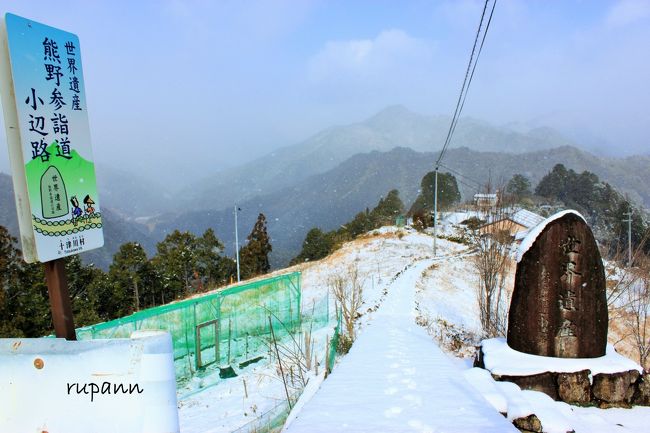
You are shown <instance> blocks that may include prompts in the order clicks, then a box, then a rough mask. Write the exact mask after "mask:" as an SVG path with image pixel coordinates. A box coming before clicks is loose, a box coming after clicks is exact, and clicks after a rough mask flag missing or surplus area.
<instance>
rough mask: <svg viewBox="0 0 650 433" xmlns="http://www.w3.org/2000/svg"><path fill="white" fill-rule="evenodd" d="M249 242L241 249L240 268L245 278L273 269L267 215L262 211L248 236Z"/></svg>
mask: <svg viewBox="0 0 650 433" xmlns="http://www.w3.org/2000/svg"><path fill="white" fill-rule="evenodd" d="M246 239H247V241H248V243H247V244H246V245H245V246H243V247H242V248H241V250H240V254H239V260H240V268H241V269H240V270H241V274H242V278H243V279H247V278H251V277H254V276H256V275H260V274H266V273H267V272H269V270H271V265H270V264H269V253H270V252H271V251H272V250H273V247H272V246H271V242H270V240H269V235H268V233H267V232H266V217H265V216H264V214H263V213H260V214H259V215H258V217H257V221H256V222H255V225H254V226H253V230H252V231H251V233H250V234H249V235H248V237H247V238H246Z"/></svg>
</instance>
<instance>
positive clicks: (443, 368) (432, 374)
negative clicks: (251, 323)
mask: <svg viewBox="0 0 650 433" xmlns="http://www.w3.org/2000/svg"><path fill="white" fill-rule="evenodd" d="M431 263H432V260H423V261H420V262H418V263H417V264H415V265H414V266H412V267H411V268H409V269H408V270H407V271H406V272H404V274H402V275H401V276H400V277H399V278H398V279H397V280H395V282H394V283H393V284H392V285H391V286H390V287H389V292H388V295H387V297H386V299H385V301H384V302H383V304H382V305H381V307H380V308H379V310H377V312H376V313H375V317H374V318H373V319H372V320H371V321H370V322H369V323H368V325H367V327H366V329H364V330H363V332H362V333H361V335H359V337H358V338H357V340H356V341H355V343H354V345H353V347H352V349H351V350H350V353H349V354H348V355H347V356H346V357H344V358H343V359H342V361H341V363H340V364H339V365H338V366H337V367H336V368H335V369H334V371H333V373H332V374H331V375H330V377H329V378H328V379H327V380H325V381H324V382H323V384H322V386H321V388H320V389H319V391H318V392H317V393H316V394H315V395H314V396H313V397H312V399H311V400H310V401H309V402H307V404H306V405H305V406H304V407H303V408H302V410H301V411H300V412H299V413H298V416H297V418H296V419H295V420H294V421H293V422H292V423H291V424H290V425H289V426H288V428H287V429H286V431H287V432H289V433H299V432H305V433H307V432H309V433H315V432H327V433H330V432H340V431H346V432H445V431H446V432H508V431H512V432H517V431H518V430H516V429H515V428H514V427H513V425H512V424H510V423H509V422H508V421H507V420H506V419H505V418H504V417H503V416H501V415H500V414H499V413H497V412H496V411H495V410H494V409H493V408H492V406H490V404H489V403H488V402H487V401H485V400H484V399H483V398H482V397H481V396H480V395H478V393H477V391H476V390H475V389H474V388H472V387H471V385H470V384H469V383H468V382H467V381H466V380H465V379H464V377H463V374H462V372H461V371H460V370H459V369H458V368H456V366H455V365H454V364H453V363H452V362H451V360H450V359H449V358H448V357H447V355H445V354H444V353H443V352H442V351H441V350H440V349H439V348H438V346H437V345H436V344H435V343H434V341H433V339H432V338H431V337H430V336H429V335H427V333H426V331H425V330H424V329H423V328H421V327H420V326H418V325H417V324H416V323H415V320H414V319H415V311H414V300H415V284H416V282H417V281H418V279H419V278H420V277H421V275H422V272H423V271H424V270H425V269H426V268H427V267H428V266H429V265H430V264H431Z"/></svg>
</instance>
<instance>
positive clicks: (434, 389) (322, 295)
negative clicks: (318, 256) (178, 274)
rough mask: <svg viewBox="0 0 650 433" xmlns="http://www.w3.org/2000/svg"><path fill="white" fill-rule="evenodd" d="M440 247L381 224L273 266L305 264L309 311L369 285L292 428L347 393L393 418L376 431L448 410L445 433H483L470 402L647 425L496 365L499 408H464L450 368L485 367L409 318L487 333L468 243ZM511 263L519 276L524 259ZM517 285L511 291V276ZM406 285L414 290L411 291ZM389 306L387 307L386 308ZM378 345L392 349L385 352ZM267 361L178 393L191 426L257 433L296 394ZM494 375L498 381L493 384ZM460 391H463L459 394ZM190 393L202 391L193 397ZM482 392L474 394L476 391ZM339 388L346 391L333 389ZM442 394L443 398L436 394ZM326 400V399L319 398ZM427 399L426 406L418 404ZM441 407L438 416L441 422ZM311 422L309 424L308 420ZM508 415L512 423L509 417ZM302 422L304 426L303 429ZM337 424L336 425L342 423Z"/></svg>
mask: <svg viewBox="0 0 650 433" xmlns="http://www.w3.org/2000/svg"><path fill="white" fill-rule="evenodd" d="M455 230H456V229H455V228H454V227H453V226H447V227H446V229H445V230H441V231H440V232H439V233H445V234H452V235H453V234H454V233H456V232H455ZM437 244H438V248H439V255H444V257H439V258H437V259H435V263H434V261H432V248H433V240H432V238H431V236H430V235H427V234H422V233H418V232H415V231H412V230H409V229H397V228H395V227H388V228H382V229H379V230H376V231H373V232H371V233H369V234H367V235H365V236H362V237H360V238H358V239H357V240H355V241H353V242H349V243H346V244H344V245H343V247H342V248H341V249H339V250H337V251H336V252H335V253H333V254H332V255H331V256H329V257H327V258H325V259H323V260H320V261H316V262H310V263H304V264H301V265H298V266H294V267H292V268H290V269H284V270H280V271H276V272H275V273H274V274H280V273H286V272H292V271H295V270H299V271H301V272H302V301H303V306H302V308H303V311H305V310H308V309H309V308H311V305H312V303H313V302H324V300H326V299H327V298H328V291H329V290H328V286H329V282H330V281H331V279H332V278H333V277H336V276H344V275H350V272H351V270H353V269H354V268H356V269H357V270H358V273H359V275H360V278H361V280H362V281H363V296H364V305H363V306H362V308H361V311H360V313H362V317H361V320H360V327H361V329H360V330H359V333H358V335H359V337H358V339H357V341H356V342H355V344H354V346H353V347H352V349H351V351H350V353H349V354H348V355H346V356H344V357H343V358H340V362H339V364H338V365H337V366H336V367H335V368H334V371H333V373H332V375H330V376H329V377H328V378H327V379H326V380H325V381H323V382H322V385H321V387H320V388H318V385H319V383H320V382H321V381H322V376H319V377H312V379H311V382H310V383H308V384H307V391H306V392H305V394H304V397H305V398H304V399H302V402H299V403H298V404H299V405H304V410H303V411H295V413H294V414H293V415H294V416H297V418H296V421H295V422H296V423H298V424H295V423H294V424H292V425H291V429H290V430H289V431H310V432H311V431H315V430H314V429H313V428H310V429H304V430H303V429H302V427H300V426H301V425H304V424H301V423H304V422H305V421H304V420H305V418H306V416H307V415H308V414H309V413H310V411H314V412H313V413H314V417H315V418H316V415H315V414H318V413H320V414H321V416H322V414H323V413H324V412H325V411H327V410H331V408H332V407H333V406H330V405H332V404H334V403H336V402H337V401H338V400H341V401H344V399H347V401H348V402H349V406H347V407H342V408H340V410H341V411H343V412H342V413H341V415H342V414H343V413H348V414H350V416H352V415H354V416H355V417H356V418H355V419H357V418H358V419H359V420H365V422H372V421H379V420H381V421H382V422H383V423H384V424H382V426H381V427H380V428H374V430H375V431H386V430H389V427H391V426H393V427H395V426H399V428H397V427H395V431H405V430H406V431H408V430H412V431H432V430H433V428H431V429H429V428H427V426H430V423H432V422H433V421H436V420H439V418H440V415H441V414H443V415H445V416H444V418H446V421H448V422H450V423H451V422H456V424H455V425H454V428H448V429H447V430H446V431H451V432H455V431H476V430H477V429H472V428H469V427H466V426H465V424H464V421H465V418H466V417H470V418H471V416H472V411H470V407H481V409H476V412H477V413H480V414H488V413H491V414H496V416H497V418H499V417H501V415H499V414H498V413H497V411H504V412H505V410H503V409H504V408H507V409H508V412H509V415H510V416H512V415H511V414H516V413H525V412H527V411H532V412H534V413H536V414H537V415H538V416H539V417H540V418H544V419H546V422H545V424H544V426H545V429H546V430H547V431H560V430H561V428H563V427H564V426H565V425H564V424H563V423H564V420H567V419H568V420H569V421H570V422H571V425H572V426H573V428H575V429H576V432H577V433H580V432H608V431H613V432H616V431H627V432H644V431H647V423H648V420H650V408H641V407H634V408H633V409H607V410H604V409H597V408H579V407H573V406H568V405H566V404H565V403H560V402H553V401H549V400H548V398H547V397H546V396H545V395H544V394H542V395H541V396H540V395H536V394H539V393H536V392H534V391H521V390H520V389H519V388H518V387H517V386H516V385H514V384H509V383H505V382H499V383H497V382H494V381H493V380H492V379H491V376H489V373H488V377H487V378H485V377H484V379H485V380H483V385H479V386H478V387H479V389H480V390H481V393H482V394H483V395H484V396H485V398H486V399H487V400H488V401H490V402H491V403H492V404H493V405H494V408H495V409H496V410H494V409H490V410H489V411H487V412H486V411H485V408H484V407H483V406H481V404H480V403H478V402H480V401H482V400H480V398H476V397H473V398H471V399H470V400H467V402H466V403H463V404H461V403H460V402H461V401H462V400H461V399H460V397H457V396H456V394H453V393H454V392H461V393H466V390H467V389H466V388H465V385H462V386H461V385H452V384H451V383H448V382H445V381H444V380H442V379H440V376H441V374H442V373H443V372H446V371H452V370H453V369H454V366H455V368H460V369H462V370H463V371H465V372H467V373H466V374H470V376H469V377H468V379H469V381H470V382H471V383H472V385H474V386H476V385H477V383H478V382H480V380H478V381H477V380H474V379H475V377H474V376H472V375H476V374H477V373H470V372H472V371H474V369H471V365H469V362H468V361H467V359H464V360H461V359H460V358H452V357H449V358H447V359H446V358H445V355H443V354H442V352H440V350H439V349H438V348H437V347H436V345H435V343H434V341H435V340H434V338H433V337H432V336H431V335H427V334H426V332H425V329H424V328H422V327H420V326H417V325H415V323H414V320H415V317H414V315H413V314H411V312H412V311H413V310H414V309H415V307H416V306H417V315H418V322H420V321H421V320H424V321H428V322H429V323H433V324H434V325H435V324H436V320H437V319H440V320H442V321H444V322H446V323H447V324H448V325H449V326H447V327H446V328H445V327H441V326H438V327H437V328H436V332H439V333H445V332H446V333H454V332H455V333H457V334H459V335H461V336H463V335H464V336H470V337H474V338H478V336H479V335H480V325H479V322H478V306H477V301H476V295H475V291H474V290H475V287H476V284H477V278H476V276H475V271H474V270H473V269H472V265H471V263H470V260H471V256H468V249H467V246H465V245H461V244H457V243H453V242H449V241H446V240H443V239H438V242H437ZM431 265H433V266H431ZM511 271H512V274H514V266H513V268H512V269H511ZM396 276H397V278H396ZM507 286H508V287H509V288H510V289H511V286H512V275H511V278H510V280H509V282H508V284H507ZM405 287H406V288H407V289H404V288H405ZM408 288H415V293H412V292H409V291H408ZM405 293H408V296H400V295H404V294H405ZM329 303H330V314H331V316H332V317H333V315H334V300H333V298H332V296H331V295H330V298H329ZM380 304H381V305H383V306H382V307H381V308H379V309H377V307H378V306H379V305H380ZM409 308H410V310H409ZM396 309H399V311H402V312H403V313H404V312H406V311H407V310H408V311H409V313H408V314H407V313H404V314H401V315H398V314H393V313H395V311H397V310H396ZM375 310H376V311H375ZM382 316H383V318H382ZM382 323H383V324H382ZM334 325H335V321H334V320H332V321H331V322H330V325H329V326H328V327H326V328H323V329H322V330H319V331H318V332H317V333H316V334H315V335H316V338H317V340H318V341H319V345H320V346H321V347H322V349H321V350H322V354H321V356H320V357H321V358H324V342H325V339H326V337H327V336H331V335H332V330H333V326H334ZM429 331H431V329H429ZM364 341H366V343H364ZM469 343H471V342H470V341H469V339H468V340H467V341H461V346H463V345H464V348H465V349H467V350H465V351H462V350H461V351H458V350H454V351H450V350H449V349H450V348H449V347H445V346H444V345H443V346H442V348H443V350H446V351H447V352H448V353H456V354H458V353H460V354H461V355H464V356H467V355H469V354H470V353H469V349H470V344H469ZM406 348H408V350H407V349H406ZM380 349H382V350H383V352H381V353H379V352H378V351H379V350H380ZM452 349H454V348H452ZM317 351H318V349H317ZM267 358H268V356H267V357H265V359H263V360H262V361H260V362H259V363H257V364H253V365H251V366H249V367H247V368H245V369H244V370H243V371H240V372H239V373H240V374H239V376H238V377H236V378H232V379H218V377H217V378H214V377H206V378H203V379H200V380H199V379H197V380H195V381H194V382H192V383H190V384H189V385H188V386H187V387H186V388H185V389H182V390H179V396H181V398H180V399H179V417H180V422H181V431H182V432H183V433H199V432H202V433H203V432H229V431H234V430H237V429H240V428H241V430H240V431H242V432H243V431H251V430H253V429H255V428H256V425H257V424H256V423H255V422H252V423H251V420H254V419H256V418H257V417H259V416H260V414H264V413H266V412H268V411H271V410H275V409H276V408H277V407H280V408H282V405H283V404H284V402H285V400H286V398H285V395H284V388H283V386H282V382H281V380H280V378H279V376H278V374H277V373H276V371H275V366H274V365H272V364H270V363H269V361H268V359H267ZM348 359H350V361H348ZM355 359H359V360H360V361H355ZM348 363H351V366H349V367H346V365H347V364H348ZM357 363H358V364H357ZM321 365H322V363H321ZM346 370H352V371H353V372H354V374H353V375H352V377H350V379H349V380H340V379H338V380H337V379H336V378H337V377H343V376H344V375H345V376H347V374H348V373H346ZM482 371H483V372H484V373H480V374H483V375H484V374H485V373H487V371H484V370H482ZM320 373H322V367H321V371H320ZM244 381H245V382H246V390H245V389H244ZM199 382H201V383H199ZM213 382H214V383H216V384H215V385H213V386H208V387H205V388H204V389H202V390H201V389H200V386H202V385H203V386H205V385H207V384H210V383H213ZM490 382H491V383H492V385H486V383H490ZM451 388H457V390H456V391H453V390H452V389H451ZM483 388H486V389H489V390H490V392H485V390H484V389H483ZM327 389H331V391H327ZM357 390H358V392H362V393H363V395H362V397H358V398H357V399H352V398H351V396H352V395H355V394H353V393H352V391H357ZM441 390H442V392H441ZM191 392H194V393H193V394H190V393H191ZM473 392H474V394H476V391H473ZM246 393H247V394H248V397H246V395H245V394H246ZM323 393H327V394H323ZM335 394H336V395H337V397H336V398H335V397H333V396H334V395H335ZM308 395H313V398H312V399H311V401H310V400H309V399H308V398H307V397H308ZM321 395H325V396H324V397H323V396H321ZM327 395H330V397H327ZM183 396H185V398H183ZM454 396H456V397H454ZM437 397H439V398H438V399H436V398H437ZM321 399H322V400H323V403H322V404H319V403H318V402H319V401H321ZM370 401H374V402H376V404H377V406H374V407H373V406H372V405H371V404H370ZM474 405H477V406H474ZM418 406H419V407H420V408H424V409H425V410H418V409H417V408H418ZM377 408H379V409H377ZM567 408H568V409H567ZM338 410H339V409H337V412H336V413H337V414H338ZM305 411H307V412H305ZM303 412H304V413H303ZM436 415H437V416H438V418H436V419H433V418H434V416H436ZM488 416H489V415H488ZM323 418H324V419H319V420H318V423H317V424H316V425H320V423H323V422H331V419H336V418H335V417H329V418H328V417H325V416H323ZM330 418H331V419H330ZM301 419H302V420H303V421H300V420H301ZM500 419H502V420H505V418H502V417H501V418H500ZM544 419H543V420H542V421H543V422H544ZM355 422H356V421H355ZM361 424H362V423H361V422H360V421H359V422H358V423H357V424H356V425H357V426H359V427H360V429H361V430H363V431H367V430H368V427H364V428H361ZM294 425H295V426H294ZM368 425H376V424H368ZM554 426H555V427H554ZM621 426H623V427H621ZM299 427H300V430H294V428H295V429H298V428H299ZM349 427H350V426H349ZM350 428H351V427H350ZM507 428H510V425H509V424H507V425H506V427H504V429H500V430H499V431H506V430H505V429H507ZM553 429H555V430H553ZM323 431H326V430H325V429H323ZM329 431H338V430H337V428H332V429H331V430H329ZM563 431H566V430H563Z"/></svg>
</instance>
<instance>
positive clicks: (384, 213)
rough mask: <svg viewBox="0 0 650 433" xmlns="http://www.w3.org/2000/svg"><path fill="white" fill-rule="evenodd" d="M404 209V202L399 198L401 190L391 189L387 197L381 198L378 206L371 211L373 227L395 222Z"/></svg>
mask: <svg viewBox="0 0 650 433" xmlns="http://www.w3.org/2000/svg"><path fill="white" fill-rule="evenodd" d="M403 210H404V203H402V200H401V199H400V198H399V191H398V190H396V189H393V190H391V191H390V192H389V193H388V195H387V196H386V198H381V199H380V200H379V203H378V204H377V206H376V207H375V208H374V209H373V210H372V212H370V219H371V220H372V224H373V226H374V227H373V228H378V227H381V226H384V225H393V224H395V219H396V218H397V217H398V216H399V215H400V214H401V213H402V212H403Z"/></svg>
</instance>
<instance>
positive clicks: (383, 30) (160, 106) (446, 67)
mask: <svg viewBox="0 0 650 433" xmlns="http://www.w3.org/2000/svg"><path fill="white" fill-rule="evenodd" d="M482 3H483V2H482V1H469V0H468V1H463V0H459V1H433V0H421V1H420V0H413V1H407V0H400V1H397V0H393V1H381V0H367V1H361V0H359V1H345V0H340V1H325V0H323V1H317V0H315V1H307V0H305V1H301V0H273V1H271V0H269V1H259V0H258V1H256V0H250V1H208V0H203V1H180V0H160V1H140V0H139V1H125V0H124V1H122V0H106V1H99V0H97V1H90V0H76V1H73V0H70V1H68V0H58V1H55V2H54V1H49V0H45V1H37V0H3V2H2V9H3V10H0V12H5V11H7V12H12V13H15V14H18V15H21V16H24V17H27V18H30V19H33V20H35V21H39V22H42V23H45V24H48V25H51V26H54V27H58V28H62V29H64V30H67V31H70V32H73V33H76V34H77V35H78V36H79V38H80V41H81V55H82V57H83V61H84V77H85V82H86V92H87V100H88V109H89V115H90V127H91V135H92V139H93V147H94V152H95V159H96V161H99V162H101V163H105V164H109V165H113V166H119V165H123V166H124V167H126V168H129V169H137V170H139V171H140V172H142V173H143V174H151V173H153V172H154V171H161V172H165V171H166V172H170V171H177V172H178V171H180V172H181V173H184V176H186V177H187V178H191V177H194V178H195V177H200V175H201V173H206V172H212V171H215V170H218V169H220V168H223V167H228V166H233V165H237V164H240V163H242V162H245V161H247V160H249V159H252V158H254V157H257V156H261V155H263V154H265V153H267V152H270V151H271V150H273V149H274V148H276V147H279V146H285V145H290V144H293V143H296V142H298V141H301V140H303V139H305V138H307V137H308V136H310V135H312V134H314V133H316V132H318V131H319V130H320V129H323V128H326V127H328V126H332V125H336V124H347V123H352V122H356V121H361V120H363V119H365V118H367V117H369V116H371V115H372V114H374V113H376V112H377V111H379V110H381V109H382V108H384V107H386V106H388V105H393V104H403V105H405V106H407V107H408V108H410V109H411V110H413V111H416V112H420V113H423V114H451V112H452V110H453V108H454V104H455V98H456V97H457V94H458V91H459V88H460V85H461V80H462V77H463V74H464V70H465V67H466V63H467V59H468V56H469V50H470V48H471V44H472V42H473V38H474V34H475V31H476V26H477V25H478V20H479V18H480V13H481V10H482V7H483V5H482ZM649 47H650V1H648V0H622V1H596V0H582V1H580V0H574V1H571V0H562V1H559V0H558V1H541V0H539V1H533V0H529V1H519V0H499V1H498V4H497V8H496V12H495V17H494V19H493V22H492V25H491V28H490V33H489V35H488V38H487V41H486V47H485V48H484V51H483V54H482V57H481V61H480V63H479V66H478V69H477V75H476V76H475V79H474V81H473V84H472V88H471V91H470V95H469V97H468V101H467V104H466V106H465V112H464V114H466V115H468V116H473V117H477V118H480V119H484V120H487V121H489V122H492V123H495V124H497V125H503V124H509V123H511V122H521V123H524V124H527V125H535V126H539V125H549V126H554V127H557V128H560V129H561V130H563V131H565V132H567V133H569V134H576V135H577V136H580V137H584V140H585V141H589V142H591V143H600V144H601V145H608V146H609V151H610V153H615V152H620V154H622V155H623V154H630V153H635V152H645V153H647V152H650V139H649V137H650V79H649V77H650V56H649V55H648V53H649V52H650V48H649ZM1 129H2V130H4V125H3V127H2V128H1ZM439 148H440V144H437V143H432V150H437V149H439ZM7 159H8V157H7V151H6V141H5V136H4V132H3V133H2V134H1V135H0V171H5V172H7V171H8V162H7ZM143 161H146V162H145V163H144V164H143Z"/></svg>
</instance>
